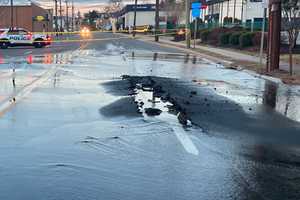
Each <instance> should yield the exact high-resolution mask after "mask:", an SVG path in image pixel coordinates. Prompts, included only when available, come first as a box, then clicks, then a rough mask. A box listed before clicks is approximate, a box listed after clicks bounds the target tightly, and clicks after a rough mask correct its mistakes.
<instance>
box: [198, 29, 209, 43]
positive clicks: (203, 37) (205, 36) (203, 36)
mask: <svg viewBox="0 0 300 200" xmlns="http://www.w3.org/2000/svg"><path fill="white" fill-rule="evenodd" d="M210 33H211V31H210V30H204V31H202V32H201V33H200V38H201V41H202V42H207V41H208V37H209V34H210Z"/></svg>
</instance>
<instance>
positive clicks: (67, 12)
mask: <svg viewBox="0 0 300 200" xmlns="http://www.w3.org/2000/svg"><path fill="white" fill-rule="evenodd" d="M65 2H66V30H67V32H68V31H69V7H68V1H67V0H66V1H65Z"/></svg>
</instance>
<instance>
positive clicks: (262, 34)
mask: <svg viewBox="0 0 300 200" xmlns="http://www.w3.org/2000/svg"><path fill="white" fill-rule="evenodd" d="M266 17H267V8H264V16H263V24H262V28H261V38H260V51H259V64H260V65H262V63H263V61H262V60H263V52H264V36H265V24H266Z"/></svg>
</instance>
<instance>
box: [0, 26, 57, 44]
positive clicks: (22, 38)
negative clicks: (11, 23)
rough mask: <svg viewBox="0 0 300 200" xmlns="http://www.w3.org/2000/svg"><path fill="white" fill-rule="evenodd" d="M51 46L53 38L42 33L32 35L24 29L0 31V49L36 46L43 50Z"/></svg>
mask: <svg viewBox="0 0 300 200" xmlns="http://www.w3.org/2000/svg"><path fill="white" fill-rule="evenodd" d="M50 44H51V37H50V36H49V35H47V34H42V33H31V32H29V31H27V30H26V29H23V28H13V29H12V28H6V29H0V48H1V49H7V48H8V47H15V46H34V47H36V48H42V47H45V46H47V45H50Z"/></svg>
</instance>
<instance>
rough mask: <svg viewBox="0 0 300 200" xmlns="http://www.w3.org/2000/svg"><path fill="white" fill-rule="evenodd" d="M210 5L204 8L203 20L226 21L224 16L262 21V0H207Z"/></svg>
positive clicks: (246, 20)
mask: <svg viewBox="0 0 300 200" xmlns="http://www.w3.org/2000/svg"><path fill="white" fill-rule="evenodd" d="M204 3H206V4H207V5H208V7H207V9H205V10H203V16H202V18H203V20H204V21H207V22H218V23H224V18H231V19H232V20H233V19H236V20H237V21H242V22H256V21H262V18H263V6H264V3H263V1H262V0H247V1H245V0H206V1H205V2H204Z"/></svg>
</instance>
